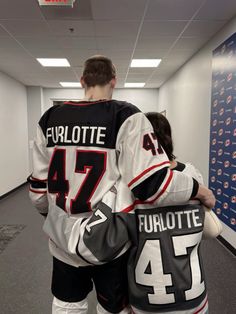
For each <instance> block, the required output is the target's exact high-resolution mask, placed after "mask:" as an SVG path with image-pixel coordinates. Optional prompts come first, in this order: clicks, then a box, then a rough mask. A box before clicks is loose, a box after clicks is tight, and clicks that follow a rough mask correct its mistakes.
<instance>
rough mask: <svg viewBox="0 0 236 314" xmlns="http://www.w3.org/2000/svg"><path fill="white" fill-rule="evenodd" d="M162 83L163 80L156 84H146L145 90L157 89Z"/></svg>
mask: <svg viewBox="0 0 236 314" xmlns="http://www.w3.org/2000/svg"><path fill="white" fill-rule="evenodd" d="M163 83H164V81H163V80H159V81H157V82H156V83H152V82H147V83H146V84H145V88H159V87H160V86H161V85H162V84H163Z"/></svg>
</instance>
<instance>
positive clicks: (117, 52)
mask: <svg viewBox="0 0 236 314" xmlns="http://www.w3.org/2000/svg"><path fill="white" fill-rule="evenodd" d="M98 52H99V54H101V55H105V56H107V57H108V58H110V59H114V58H115V59H117V58H118V59H129V60H130V58H131V56H132V52H133V47H132V48H130V49H124V50H122V49H113V50H111V49H99V50H98Z"/></svg>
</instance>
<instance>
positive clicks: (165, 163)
mask: <svg viewBox="0 0 236 314" xmlns="http://www.w3.org/2000/svg"><path fill="white" fill-rule="evenodd" d="M167 164H168V165H169V164H170V162H169V161H164V162H162V163H160V164H157V165H154V166H152V167H150V168H148V169H146V170H144V171H143V172H142V173H140V174H139V175H138V176H137V177H135V178H134V179H133V180H132V181H130V183H129V184H128V187H130V186H131V185H133V184H134V183H135V182H136V181H138V180H139V179H140V178H141V177H142V176H144V175H145V174H146V173H148V172H149V171H151V170H153V169H155V168H158V167H161V166H163V165H167Z"/></svg>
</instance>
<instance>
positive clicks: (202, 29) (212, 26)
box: [183, 20, 225, 38]
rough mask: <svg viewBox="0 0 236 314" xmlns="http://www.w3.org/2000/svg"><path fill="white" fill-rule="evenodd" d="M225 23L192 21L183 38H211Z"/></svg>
mask: <svg viewBox="0 0 236 314" xmlns="http://www.w3.org/2000/svg"><path fill="white" fill-rule="evenodd" d="M224 24H225V21H196V20H194V21H192V22H191V24H190V25H189V26H188V28H187V29H186V30H185V31H184V33H183V36H209V38H210V37H211V36H212V35H214V34H215V33H216V32H217V31H219V30H220V29H221V28H222V27H223V26H224Z"/></svg>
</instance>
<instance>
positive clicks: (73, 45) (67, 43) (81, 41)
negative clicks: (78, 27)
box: [59, 36, 97, 50]
mask: <svg viewBox="0 0 236 314" xmlns="http://www.w3.org/2000/svg"><path fill="white" fill-rule="evenodd" d="M59 43H60V45H61V47H62V48H67V49H83V50H84V49H94V50H96V49H97V47H96V39H95V38H94V37H64V36H63V37H60V40H59Z"/></svg>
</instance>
